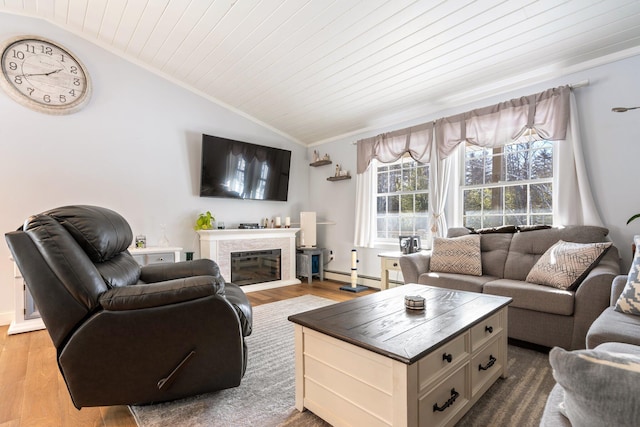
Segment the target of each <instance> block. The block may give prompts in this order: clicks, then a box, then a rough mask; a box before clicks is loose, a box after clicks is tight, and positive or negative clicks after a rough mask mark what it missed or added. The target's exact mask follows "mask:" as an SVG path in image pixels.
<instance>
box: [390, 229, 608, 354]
mask: <svg viewBox="0 0 640 427" xmlns="http://www.w3.org/2000/svg"><path fill="white" fill-rule="evenodd" d="M498 231H499V230H498ZM608 233H609V231H608V230H607V229H606V228H602V227H594V226H568V227H564V228H546V229H533V230H530V231H518V230H516V231H515V232H513V231H511V232H494V233H486V234H480V246H481V247H480V250H481V263H482V275H481V276H471V275H465V274H457V273H432V272H430V270H429V266H430V257H431V255H430V254H429V253H426V254H425V253H415V254H410V255H403V256H402V257H401V258H400V261H399V263H400V267H401V269H402V275H403V277H404V281H405V283H421V284H425V285H432V286H439V287H443V288H448V289H455V290H464V291H472V292H483V293H487V294H493V295H501V296H507V297H511V298H513V302H512V303H511V305H510V306H509V311H508V334H509V337H510V338H515V339H518V340H522V341H527V342H530V343H534V344H538V345H542V346H546V347H554V346H558V347H562V348H565V349H567V350H572V349H581V348H585V337H586V334H587V330H588V329H589V327H590V326H591V324H592V323H593V321H594V320H595V319H596V318H597V317H598V316H599V315H600V313H602V312H603V311H604V310H605V308H607V307H608V306H609V298H610V293H611V283H612V281H613V279H614V278H615V277H616V276H617V275H619V274H620V260H619V256H618V250H617V249H616V248H615V247H614V246H611V247H610V248H609V250H608V251H607V252H606V253H605V254H604V256H602V258H601V259H600V260H599V262H598V263H597V265H595V267H594V268H593V269H591V271H590V272H589V273H588V275H587V276H586V277H584V279H583V280H582V282H581V283H580V285H579V286H578V288H577V290H575V291H570V290H562V289H557V288H554V287H550V286H543V285H538V284H534V283H528V282H526V281H525V279H526V277H527V275H528V273H529V271H530V270H531V268H532V267H533V266H534V265H535V263H536V262H537V261H538V259H539V258H540V257H541V256H542V254H544V253H545V252H546V251H547V249H549V247H551V246H552V245H554V244H555V243H556V242H558V241H559V240H564V241H567V242H576V243H593V242H606V241H607V235H608ZM468 234H471V231H470V230H468V229H466V228H451V229H449V231H448V237H458V236H464V235H468Z"/></svg>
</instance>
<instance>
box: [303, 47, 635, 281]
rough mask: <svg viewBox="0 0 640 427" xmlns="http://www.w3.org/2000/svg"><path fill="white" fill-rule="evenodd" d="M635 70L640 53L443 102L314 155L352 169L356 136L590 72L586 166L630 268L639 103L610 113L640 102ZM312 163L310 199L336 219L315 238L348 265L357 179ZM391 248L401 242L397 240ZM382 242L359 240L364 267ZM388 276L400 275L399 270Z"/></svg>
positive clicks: (335, 265) (582, 108)
mask: <svg viewBox="0 0 640 427" xmlns="http://www.w3.org/2000/svg"><path fill="white" fill-rule="evenodd" d="M638 70H640V56H635V57H631V58H628V59H624V60H620V61H617V62H613V63H610V64H607V65H603V66H598V67H595V68H591V69H589V70H586V71H581V72H578V73H573V74H568V75H566V76H564V77H562V78H558V79H554V80H551V81H548V82H545V83H542V84H538V85H535V86H530V87H527V88H524V89H521V90H518V91H514V92H510V93H506V94H501V95H499V96H495V97H491V98H488V99H485V100H482V101H479V102H475V103H473V104H468V105H463V106H460V107H458V108H452V109H447V110H442V111H440V112H438V113H436V114H432V115H430V116H425V117H422V118H420V119H417V120H413V121H411V122H406V123H401V124H398V125H397V126H393V127H389V128H384V129H376V130H372V131H370V132H366V133H362V134H359V135H354V136H353V137H350V138H344V139H341V140H338V141H334V142H331V143H327V144H322V145H319V146H315V147H311V148H310V149H309V153H310V154H309V156H311V153H312V152H313V150H318V151H320V153H321V154H324V153H328V154H329V155H330V156H331V158H332V160H333V162H334V165H335V163H339V164H341V165H342V166H343V168H344V169H349V170H351V172H352V174H355V169H356V147H355V146H354V145H352V143H353V142H354V141H356V140H358V139H361V138H364V137H369V136H373V135H377V134H379V133H382V132H387V131H390V130H393V129H401V128H404V127H406V126H410V125H414V124H418V123H424V122H426V121H430V120H435V119H437V118H440V117H446V116H449V115H451V114H456V113H461V112H464V111H468V110H470V109H473V108H478V107H481V106H486V105H492V104H495V103H497V102H501V101H505V100H508V99H511V98H516V97H521V96H524V95H529V94H532V93H537V92H540V91H542V90H545V89H548V88H551V87H556V86H561V85H564V84H571V83H577V82H580V81H583V80H585V79H588V80H589V81H590V84H589V86H587V87H582V88H578V89H575V94H576V101H577V104H578V109H579V115H580V125H581V129H582V135H583V139H584V147H583V148H584V157H585V166H586V170H587V173H588V175H589V179H590V182H591V187H592V191H593V195H594V198H595V202H596V205H597V206H598V208H599V211H600V214H601V217H602V220H603V222H604V224H605V226H606V227H607V228H609V230H610V237H611V238H612V240H613V241H614V243H615V245H616V246H617V247H618V249H619V250H620V254H621V256H622V259H623V265H622V269H623V272H625V273H626V271H627V270H628V267H629V264H630V260H631V255H632V254H631V243H632V241H633V235H635V234H640V220H637V221H635V222H633V223H631V224H630V225H628V226H627V225H625V224H626V221H627V219H628V218H629V217H630V216H631V215H633V214H635V213H640V201H638V200H639V199H638V197H637V196H636V194H637V189H636V187H637V186H638V182H637V181H638V180H637V176H638V171H639V170H640V169H639V168H638V164H639V161H640V126H639V124H640V110H634V111H629V112H626V113H613V112H611V108H612V107H615V106H637V105H640V80H639V79H638ZM325 168H328V166H325ZM314 169H318V170H312V171H311V173H310V176H309V185H310V186H311V188H312V189H313V190H312V198H311V203H310V204H311V205H312V206H313V209H315V210H317V211H318V216H319V217H323V218H325V219H327V220H331V221H335V222H336V225H335V226H327V227H326V228H320V227H319V229H318V242H319V244H321V245H323V246H324V247H326V248H329V249H332V250H333V251H334V254H335V260H334V261H332V262H331V263H330V264H329V265H328V266H327V269H328V270H332V271H337V272H345V273H348V272H349V271H350V267H351V261H350V251H351V249H352V247H353V236H354V227H355V218H354V212H355V192H356V182H355V181H356V180H355V177H354V179H351V180H349V181H339V182H328V181H326V179H325V177H326V176H329V175H332V174H333V173H334V171H333V170H329V169H323V168H314ZM326 201H329V203H326ZM391 249H392V250H398V247H397V246H395V247H393V248H391ZM384 250H389V248H381V249H364V248H358V257H359V259H360V263H359V265H358V272H359V274H361V275H366V276H373V277H380V261H379V259H378V257H377V254H378V253H379V252H381V251H384ZM391 278H392V279H394V278H395V276H394V273H392V275H391ZM400 278H401V277H400Z"/></svg>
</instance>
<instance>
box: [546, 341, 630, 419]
mask: <svg viewBox="0 0 640 427" xmlns="http://www.w3.org/2000/svg"><path fill="white" fill-rule="evenodd" d="M632 347H634V346H627V347H621V346H620V345H619V346H617V347H615V348H616V349H617V350H620V349H623V348H629V349H630V351H631V353H622V352H612V351H609V350H607V347H602V348H601V347H598V348H597V349H595V350H576V351H566V350H564V349H562V348H560V347H554V348H553V349H551V352H550V353H549V362H550V363H551V367H552V368H553V376H554V378H555V379H556V381H557V382H558V384H560V386H561V387H562V388H563V389H564V412H563V413H564V414H565V415H566V416H567V418H569V420H570V421H571V423H572V425H575V426H586V427H590V426H594V427H595V426H606V425H612V426H614V425H615V426H635V425H637V421H638V419H640V356H639V355H638V354H637V353H635V351H634V349H633V348H632Z"/></svg>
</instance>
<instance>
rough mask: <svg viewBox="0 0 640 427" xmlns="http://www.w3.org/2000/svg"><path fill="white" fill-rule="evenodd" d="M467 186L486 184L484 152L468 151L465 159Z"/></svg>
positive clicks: (465, 181) (465, 180)
mask: <svg viewBox="0 0 640 427" xmlns="http://www.w3.org/2000/svg"><path fill="white" fill-rule="evenodd" d="M464 175H465V176H464V183H465V185H478V184H482V183H483V182H484V152H483V151H482V150H468V151H467V156H466V159H465V174H464Z"/></svg>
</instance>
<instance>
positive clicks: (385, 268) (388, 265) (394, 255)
mask: <svg viewBox="0 0 640 427" xmlns="http://www.w3.org/2000/svg"><path fill="white" fill-rule="evenodd" d="M421 252H422V253H429V252H431V251H421ZM402 255H403V254H402V252H400V251H394V252H382V253H379V254H378V256H379V257H380V289H381V290H384V289H389V272H390V271H401V270H400V262H399V261H400V257H401V256H402Z"/></svg>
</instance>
